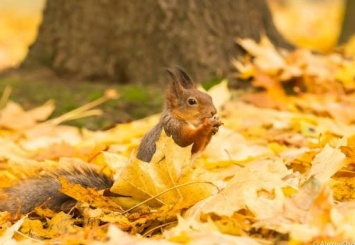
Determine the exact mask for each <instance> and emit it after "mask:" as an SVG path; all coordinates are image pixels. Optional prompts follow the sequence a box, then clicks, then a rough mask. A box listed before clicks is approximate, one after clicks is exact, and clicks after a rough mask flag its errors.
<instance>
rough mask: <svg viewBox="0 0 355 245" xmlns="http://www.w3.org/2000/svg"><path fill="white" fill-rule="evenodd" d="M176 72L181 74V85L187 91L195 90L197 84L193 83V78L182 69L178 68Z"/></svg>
mask: <svg viewBox="0 0 355 245" xmlns="http://www.w3.org/2000/svg"><path fill="white" fill-rule="evenodd" d="M176 70H177V71H178V73H179V77H180V82H181V85H182V86H183V87H184V88H186V89H192V88H195V84H194V82H193V81H192V79H191V77H190V76H189V75H188V74H187V73H186V72H185V71H184V70H183V69H181V68H180V67H178V66H176Z"/></svg>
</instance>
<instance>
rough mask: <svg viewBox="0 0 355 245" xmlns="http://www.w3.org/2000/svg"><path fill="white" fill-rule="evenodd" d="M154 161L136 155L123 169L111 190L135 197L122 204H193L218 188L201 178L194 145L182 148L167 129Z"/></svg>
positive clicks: (132, 205) (125, 200)
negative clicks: (195, 164) (193, 158)
mask: <svg viewBox="0 0 355 245" xmlns="http://www.w3.org/2000/svg"><path fill="white" fill-rule="evenodd" d="M156 144H157V150H156V153H155V154H154V156H153V158H152V161H151V162H150V163H147V162H143V161H140V160H138V159H137V158H136V157H135V156H134V155H132V157H131V159H130V161H129V163H128V164H127V165H126V166H125V167H124V168H123V169H122V170H121V173H120V174H119V176H118V178H117V180H116V181H115V183H114V185H113V187H112V188H111V191H112V192H114V193H117V194H121V195H124V196H130V197H131V198H122V199H121V200H120V202H119V203H120V205H122V206H123V207H124V208H132V207H134V206H135V205H139V204H140V203H145V202H147V204H148V205H149V206H151V207H154V208H157V207H160V206H162V205H163V204H175V203H177V202H178V201H181V202H183V203H185V204H186V206H190V205H193V204H194V203H196V202H197V201H200V200H202V199H204V198H206V197H208V196H210V195H212V194H213V193H216V191H217V188H216V187H215V186H214V185H213V184H211V183H209V182H208V180H205V179H200V176H199V174H198V172H196V171H194V169H193V166H192V165H191V146H188V147H184V148H183V147H180V146H178V145H177V144H175V142H174V140H173V139H172V138H170V137H168V136H166V134H165V133H164V132H163V133H162V134H161V136H160V138H159V140H158V142H157V143H156Z"/></svg>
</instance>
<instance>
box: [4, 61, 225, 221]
mask: <svg viewBox="0 0 355 245" xmlns="http://www.w3.org/2000/svg"><path fill="white" fill-rule="evenodd" d="M167 71H168V73H169V75H170V77H171V85H170V86H169V88H168V90H167V92H166V98H165V109H164V111H163V113H162V115H161V118H160V121H159V123H158V124H157V125H156V126H155V127H154V128H153V129H152V130H150V131H149V132H148V133H147V134H146V135H145V136H144V137H143V139H142V140H141V143H140V145H139V147H138V152H137V158H138V159H139V160H141V161H145V162H150V161H151V159H152V157H153V155H154V153H155V151H156V145H155V143H156V141H157V140H158V138H159V136H160V134H161V132H162V130H164V131H165V133H166V134H167V135H168V136H171V137H172V138H173V140H174V141H175V143H176V144H178V145H179V146H181V147H186V146H189V145H191V144H193V146H192V149H191V153H192V154H193V155H194V154H196V153H199V152H201V151H203V150H204V149H205V147H206V146H207V145H208V143H209V142H210V140H211V137H212V136H213V135H214V134H216V133H217V132H218V128H219V126H220V125H222V122H221V121H220V120H219V118H218V117H217V116H216V113H217V110H216V108H215V106H214V105H213V102H212V98H211V96H209V95H208V94H206V93H204V92H201V91H199V90H197V89H196V88H195V85H194V82H193V81H192V79H191V78H190V76H189V75H188V74H187V73H186V72H185V71H183V70H182V69H181V68H178V67H177V68H175V70H171V69H168V70H167ZM59 176H63V177H65V178H67V179H68V180H69V182H70V183H72V184H80V185H82V186H84V187H91V188H95V189H97V190H102V189H109V188H111V187H112V185H113V179H111V178H110V177H108V176H106V175H104V174H102V173H100V171H99V170H98V169H96V168H95V167H92V166H90V164H87V165H83V166H73V167H72V168H70V169H65V170H64V169H59V170H56V171H54V172H50V173H47V174H45V175H43V176H40V177H38V176H37V177H32V178H28V179H24V180H22V181H20V182H19V183H18V184H16V185H14V186H10V187H7V188H4V189H3V190H2V191H0V211H9V212H10V213H13V214H15V213H17V212H20V213H22V214H26V213H29V212H31V211H33V210H34V208H36V207H37V206H45V207H48V208H50V209H52V210H54V211H65V212H69V211H70V210H71V208H72V207H74V205H75V204H76V201H75V200H74V199H73V198H71V197H69V196H67V195H65V194H63V193H61V192H59V189H60V182H59V180H58V177H59Z"/></svg>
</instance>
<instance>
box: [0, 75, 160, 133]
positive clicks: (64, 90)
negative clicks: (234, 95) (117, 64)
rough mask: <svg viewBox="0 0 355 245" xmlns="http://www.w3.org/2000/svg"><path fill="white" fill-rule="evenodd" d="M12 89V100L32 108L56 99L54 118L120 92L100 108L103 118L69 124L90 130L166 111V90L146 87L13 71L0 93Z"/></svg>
mask: <svg viewBox="0 0 355 245" xmlns="http://www.w3.org/2000/svg"><path fill="white" fill-rule="evenodd" d="M7 86H8V87H10V88H11V94H10V100H12V101H14V102H17V103H19V104H21V105H22V106H23V107H24V109H26V110H27V109H32V108H34V107H37V106H39V105H41V104H44V103H45V102H47V101H49V100H52V101H54V103H55V107H56V109H55V111H54V113H53V114H52V116H51V118H53V117H57V116H60V115H62V114H64V113H66V112H68V111H71V110H73V109H76V108H78V107H80V106H82V105H84V104H86V103H89V102H90V101H93V100H95V99H98V98H100V97H102V96H103V95H104V94H105V91H106V90H107V89H114V90H116V91H117V92H118V94H119V98H118V99H115V100H110V101H108V102H106V103H104V104H102V105H100V106H99V109H100V110H102V112H103V113H102V115H101V116H99V117H91V118H85V119H79V120H75V121H72V122H67V124H71V125H75V126H78V127H86V128H90V129H107V128H110V127H111V126H113V125H115V124H116V123H123V122H130V121H132V120H136V119H139V118H142V117H145V116H147V115H151V114H154V113H159V112H160V111H161V109H162V101H163V96H162V94H164V91H160V89H157V88H155V87H148V88H147V86H146V85H145V86H144V87H143V86H139V85H138V86H137V85H122V84H113V83H101V82H100V83H97V82H90V81H80V82H79V81H75V80H72V81H70V82H69V81H67V80H66V79H64V78H58V77H56V76H53V74H50V73H49V72H48V71H39V72H35V73H34V72H33V71H31V72H26V71H20V70H13V71H8V72H5V73H2V74H1V75H0V91H4V89H5V87H7Z"/></svg>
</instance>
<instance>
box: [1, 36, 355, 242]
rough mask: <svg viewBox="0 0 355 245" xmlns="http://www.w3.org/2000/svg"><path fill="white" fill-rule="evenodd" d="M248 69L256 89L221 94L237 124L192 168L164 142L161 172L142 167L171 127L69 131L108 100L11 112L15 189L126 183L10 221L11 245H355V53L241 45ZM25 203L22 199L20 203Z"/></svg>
mask: <svg viewBox="0 0 355 245" xmlns="http://www.w3.org/2000/svg"><path fill="white" fill-rule="evenodd" d="M238 43H239V44H240V45H241V46H242V47H243V48H245V49H246V51H247V52H248V55H247V56H245V57H241V58H240V59H239V60H236V61H235V62H234V64H235V66H236V68H237V69H238V71H239V73H238V76H239V77H240V78H241V79H246V80H247V81H245V82H251V84H252V85H253V87H254V88H255V90H254V91H252V92H248V93H246V92H235V91H229V90H228V88H227V82H226V81H223V82H221V83H220V84H219V85H217V86H216V87H213V88H212V89H211V90H210V91H209V93H210V94H211V95H212V97H213V98H214V101H215V104H216V107H217V108H219V113H220V116H221V117H222V119H223V122H224V126H223V127H222V128H221V129H220V132H218V134H217V135H215V136H214V138H213V140H212V142H211V143H210V145H209V146H208V147H207V149H206V150H205V152H204V153H203V154H202V155H201V156H199V157H197V158H195V159H193V161H191V155H190V148H189V147H187V148H181V147H178V146H177V145H175V144H174V142H173V140H172V139H171V138H169V137H167V136H165V135H164V134H163V135H162V136H161V138H160V140H159V142H158V143H157V145H158V147H157V152H156V154H155V156H154V157H153V160H152V162H151V163H149V164H148V163H144V162H141V161H139V160H138V159H136V158H135V156H134V153H135V151H136V149H137V146H138V144H139V142H140V139H141V138H142V136H143V135H144V134H145V133H146V132H147V131H148V130H149V129H150V128H152V127H153V126H154V125H155V124H156V123H157V121H158V120H159V116H157V115H156V116H152V117H149V118H146V119H143V120H138V121H133V122H132V123H129V124H120V125H117V126H116V127H114V128H112V129H110V130H106V131H90V130H87V129H79V128H76V127H72V126H65V125H61V123H62V122H63V121H66V120H70V119H75V118H78V117H85V116H90V115H95V114H97V113H99V111H97V110H95V109H92V108H93V107H94V106H95V105H97V104H98V103H101V102H103V101H105V100H107V99H111V98H114V97H115V94H114V92H113V91H108V93H107V94H106V96H105V97H103V98H102V99H99V101H96V102H93V103H91V104H89V105H85V106H83V107H82V108H78V109H77V110H75V111H74V112H71V113H68V114H65V115H63V116H61V117H59V118H55V119H51V120H46V118H48V116H49V115H50V114H51V112H52V111H53V110H54V106H53V104H52V103H46V104H44V105H42V106H40V107H38V108H35V109H32V110H29V111H25V110H23V109H22V107H21V106H20V105H18V104H16V103H15V102H11V101H9V100H8V99H7V98H8V95H9V94H8V91H5V92H4V93H3V97H2V100H1V102H0V105H1V111H0V141H1V147H0V159H1V171H0V176H1V182H0V186H1V187H6V186H10V185H13V184H16V182H17V181H18V180H19V179H22V178H26V177H28V176H33V175H39V174H43V173H48V172H50V171H53V170H55V169H57V168H68V169H70V168H72V167H73V166H76V167H78V168H80V166H82V165H85V164H93V165H95V166H97V169H98V171H102V172H103V173H105V174H107V175H110V176H113V178H114V179H115V183H114V185H113V187H112V188H111V190H110V191H108V193H102V192H99V191H96V190H93V189H89V188H84V187H82V186H80V185H72V184H70V183H69V182H68V181H67V180H66V179H65V178H62V177H60V182H61V185H62V188H61V191H62V192H63V193H65V194H67V195H69V196H71V197H73V198H74V199H76V200H78V204H77V205H76V206H75V208H73V209H72V210H71V211H70V212H69V213H63V212H59V213H57V212H54V211H52V210H49V209H47V208H44V207H41V206H40V207H37V208H36V209H35V210H34V211H33V212H32V213H30V214H28V215H20V214H16V215H10V214H9V213H8V212H1V213H0V223H1V237H0V243H1V244H17V243H18V244H47V243H62V244H118V243H119V244H274V243H277V242H283V241H284V242H291V243H293V244H306V243H313V242H339V241H341V242H350V241H355V235H354V232H353V231H354V229H355V202H354V201H353V200H354V194H353V189H354V186H355V181H354V162H355V161H354V160H355V146H354V143H355V126H354V121H355V117H354V114H353V111H354V109H355V103H354V100H353V96H354V87H355V82H354V75H355V74H354V70H355V64H354V62H353V61H352V60H351V59H348V58H345V56H344V55H341V54H339V53H336V54H335V53H333V54H329V55H319V54H312V53H311V52H309V51H307V50H295V51H292V52H289V51H283V50H281V51H280V50H278V49H276V48H275V47H273V46H272V45H271V44H270V42H268V40H267V39H263V40H262V41H261V43H259V44H257V43H255V42H253V41H251V40H247V39H244V40H238ZM14 201H16V200H14Z"/></svg>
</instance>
